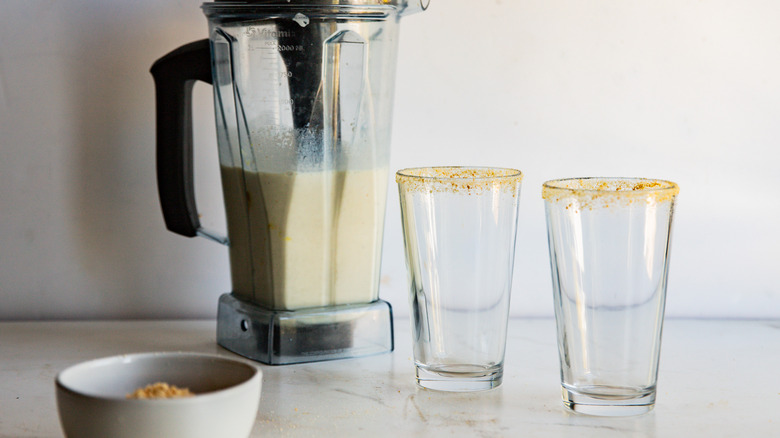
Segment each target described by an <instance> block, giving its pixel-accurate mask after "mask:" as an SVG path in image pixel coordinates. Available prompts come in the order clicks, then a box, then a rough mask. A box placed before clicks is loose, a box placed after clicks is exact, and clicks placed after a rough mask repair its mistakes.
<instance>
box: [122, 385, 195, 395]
mask: <svg viewBox="0 0 780 438" xmlns="http://www.w3.org/2000/svg"><path fill="white" fill-rule="evenodd" d="M193 395H195V394H193V393H192V392H191V391H190V390H189V388H179V387H178V386H176V385H169V384H167V383H165V382H156V383H152V384H151V385H146V386H144V387H143V388H138V389H136V390H135V391H133V392H131V393H129V394H127V396H126V398H130V399H133V398H134V399H145V398H178V397H192V396H193Z"/></svg>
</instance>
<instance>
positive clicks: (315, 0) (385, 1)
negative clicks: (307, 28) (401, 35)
mask: <svg viewBox="0 0 780 438" xmlns="http://www.w3.org/2000/svg"><path fill="white" fill-rule="evenodd" d="M430 2H431V1H430V0H238V1H237V0H214V3H233V4H236V5H240V4H247V5H249V4H251V5H269V6H396V7H401V8H405V7H407V6H410V5H416V6H417V7H419V8H421V9H422V10H425V9H427V8H428V4H429V3H430Z"/></svg>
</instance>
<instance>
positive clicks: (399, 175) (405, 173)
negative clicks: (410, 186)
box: [395, 166, 524, 183]
mask: <svg viewBox="0 0 780 438" xmlns="http://www.w3.org/2000/svg"><path fill="white" fill-rule="evenodd" d="M458 169H462V170H466V171H469V170H471V171H477V172H479V171H485V172H488V171H494V172H495V171H498V172H506V173H504V174H485V175H477V176H474V175H468V176H465V175H464V176H457V175H456V176H429V175H419V174H413V173H411V172H414V171H419V172H420V173H422V172H423V171H426V170H432V171H437V170H442V171H446V170H452V171H455V170H458ZM523 176H524V175H523V172H522V171H520V170H518V169H514V168H510V167H492V166H422V167H408V168H405V169H401V170H399V171H397V172H396V173H395V181H396V182H397V183H400V182H402V181H407V182H441V183H451V182H461V181H479V182H482V181H493V180H504V179H519V180H521V181H522V179H523Z"/></svg>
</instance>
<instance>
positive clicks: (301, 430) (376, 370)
mask: <svg viewBox="0 0 780 438" xmlns="http://www.w3.org/2000/svg"><path fill="white" fill-rule="evenodd" d="M215 325H216V323H215V322H214V321H134V322H117V321H114V322H5V323H0V437H14V438H16V437H61V436H62V432H61V430H60V427H59V422H58V418H57V408H56V404H55V399H54V377H55V375H56V374H57V372H58V371H59V370H61V369H63V368H65V367H67V366H69V365H71V364H74V363H76V362H80V361H83V360H87V359H92V358H96V357H102V356H110V355H115V354H121V353H130V352H140V351H166V350H186V351H198V352H206V353H218V354H224V355H232V353H229V352H227V351H226V350H223V349H222V348H220V347H218V346H217V344H216V341H215V331H216V328H215ZM395 335H396V350H395V351H394V352H393V353H390V354H383V355H379V356H374V357H368V358H362V359H350V360H342V361H333V362H321V363H315V364H305V365H287V366H277V367H271V366H265V365H260V366H261V368H262V369H263V372H264V378H263V393H262V398H261V402H260V409H259V412H258V416H257V420H256V423H255V427H254V430H253V435H252V436H264V437H276V436H280V437H286V436H290V437H297V436H301V437H308V436H314V437H318V436H374V437H378V436H393V437H397V436H403V437H406V436H426V437H429V436H477V437H480V436H485V437H487V436H490V437H502V436H505V437H515V436H544V437H556V436H572V435H573V436H578V437H613V436H614V437H624V436H632V437H655V436H658V437H670V436H708V437H710V436H712V437H730V436H734V437H738V436H780V371H778V369H779V368H780V321H730V320H675V319H671V320H667V321H666V324H665V327H664V339H663V348H662V353H661V367H660V372H659V389H658V400H657V405H656V408H655V410H654V411H652V412H651V413H649V414H646V415H642V416H638V417H627V418H601V417H589V416H583V415H579V414H571V413H569V412H567V411H566V410H565V409H564V408H563V406H562V405H561V401H560V389H559V388H560V386H559V374H558V359H557V349H556V341H555V324H554V321H553V320H552V319H513V320H511V322H510V326H509V340H508V344H507V355H506V368H505V378H504V384H503V385H502V386H501V387H499V388H498V389H495V390H492V391H487V392H480V393H470V394H453V393H439V392H435V391H429V390H424V389H420V388H418V387H416V385H415V383H414V367H413V360H412V352H411V338H410V334H409V321H408V320H403V319H402V320H397V321H396V324H395Z"/></svg>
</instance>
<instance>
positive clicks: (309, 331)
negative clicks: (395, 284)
mask: <svg viewBox="0 0 780 438" xmlns="http://www.w3.org/2000/svg"><path fill="white" fill-rule="evenodd" d="M217 343H218V344H219V345H221V346H222V347H224V348H226V349H228V350H230V351H232V352H234V353H237V354H240V355H242V356H244V357H247V358H249V359H252V360H256V361H258V362H262V363H264V364H268V365H287V364H294V363H304V362H319V361H324V360H334V359H347V358H353V357H362V356H369V355H372V354H379V353H385V352H389V351H393V311H392V307H390V304H389V303H387V302H386V301H382V300H377V301H374V302H372V303H368V304H348V305H341V306H327V307H315V308H309V309H301V310H270V309H266V308H264V307H261V306H258V305H257V304H254V303H250V302H247V301H243V300H239V299H238V298H236V297H234V296H233V295H232V294H223V295H222V296H220V297H219V309H218V312H217Z"/></svg>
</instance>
